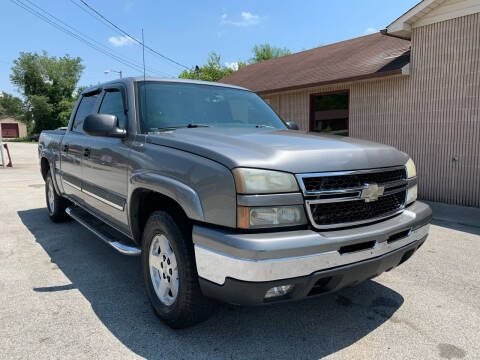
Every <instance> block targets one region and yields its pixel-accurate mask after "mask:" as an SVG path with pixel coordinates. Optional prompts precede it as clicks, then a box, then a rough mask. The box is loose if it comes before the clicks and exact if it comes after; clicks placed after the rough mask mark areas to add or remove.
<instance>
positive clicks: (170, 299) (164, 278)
mask: <svg viewBox="0 0 480 360" xmlns="http://www.w3.org/2000/svg"><path fill="white" fill-rule="evenodd" d="M149 267H150V277H151V279H152V284H153V288H154V289H155V293H156V294H157V297H158V299H159V300H160V301H161V302H162V303H163V304H165V305H172V304H173V303H174V302H175V300H176V298H177V295H178V269H177V258H176V257H175V253H174V252H173V249H172V247H171V246H170V242H169V241H168V239H167V237H166V236H165V235H155V237H154V238H153V240H152V243H151V244H150V252H149Z"/></svg>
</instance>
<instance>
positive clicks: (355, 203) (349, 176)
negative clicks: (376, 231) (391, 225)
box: [297, 167, 407, 229]
mask: <svg viewBox="0 0 480 360" xmlns="http://www.w3.org/2000/svg"><path fill="white" fill-rule="evenodd" d="M297 177H298V180H299V182H300V184H301V185H302V189H303V193H304V195H305V199H306V207H307V212H308V215H309V218H310V221H311V223H312V225H313V226H314V227H316V228H319V229H328V228H339V227H347V226H353V225H357V224H361V223H368V222H372V221H376V220H379V219H382V218H386V217H388V216H392V215H393V214H396V213H399V212H401V210H402V209H403V207H404V205H405V200H406V194H407V174H406V171H405V168H404V167H395V168H384V169H373V170H358V171H343V172H329V173H315V174H299V175H297ZM382 188H383V194H382V192H381V190H382Z"/></svg>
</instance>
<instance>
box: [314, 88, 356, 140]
mask: <svg viewBox="0 0 480 360" xmlns="http://www.w3.org/2000/svg"><path fill="white" fill-rule="evenodd" d="M310 130H311V131H317V132H326V133H330V134H336V135H342V136H347V135H348V91H341V92H335V93H324V94H312V95H310Z"/></svg>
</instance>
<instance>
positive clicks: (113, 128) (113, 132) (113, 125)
mask: <svg viewBox="0 0 480 360" xmlns="http://www.w3.org/2000/svg"><path fill="white" fill-rule="evenodd" d="M83 131H84V132H85V133H86V134H88V135H92V136H108V137H117V138H123V137H125V136H127V131H126V130H124V129H120V128H119V127H118V119H117V117H116V116H115V115H110V114H90V115H87V116H86V117H85V120H83Z"/></svg>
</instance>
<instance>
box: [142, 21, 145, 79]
mask: <svg viewBox="0 0 480 360" xmlns="http://www.w3.org/2000/svg"><path fill="white" fill-rule="evenodd" d="M142 57H143V82H145V40H144V38H143V28H142Z"/></svg>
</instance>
